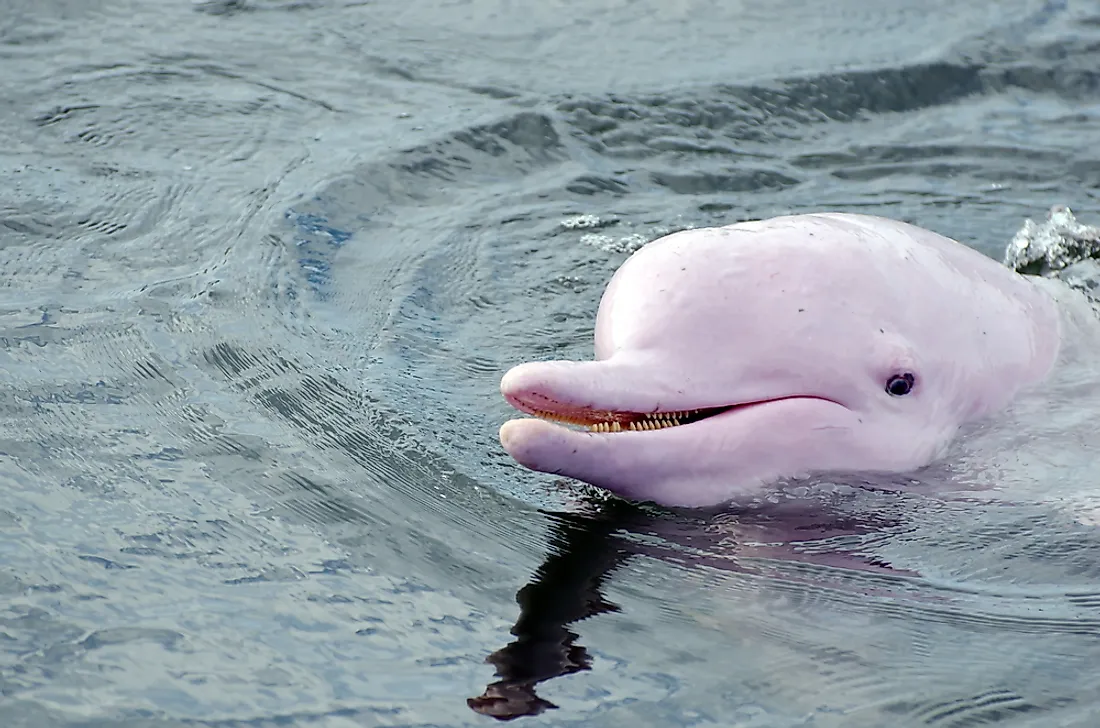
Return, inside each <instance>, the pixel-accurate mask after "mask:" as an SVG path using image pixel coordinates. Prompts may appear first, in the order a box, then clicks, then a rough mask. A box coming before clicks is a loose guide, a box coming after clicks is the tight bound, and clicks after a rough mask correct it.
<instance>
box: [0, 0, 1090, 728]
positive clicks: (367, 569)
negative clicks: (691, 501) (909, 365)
mask: <svg viewBox="0 0 1100 728" xmlns="http://www.w3.org/2000/svg"><path fill="white" fill-rule="evenodd" d="M867 7H868V6H866V5H865V4H863V3H858V2H854V0H842V1H841V2H839V3H832V4H830V5H829V6H828V7H827V8H825V7H824V6H823V7H822V8H820V9H816V10H808V9H807V8H806V6H805V4H804V3H795V2H778V3H777V2H766V3H765V2H736V3H729V2H720V1H718V0H711V1H705V0H698V1H694V0H684V1H683V2H673V3H669V2H664V1H661V2H658V1H657V0H652V1H641V2H625V1H616V0H601V1H600V2H595V3H585V4H579V3H565V2H544V3H537V4H530V3H508V2H493V1H488V0H477V2H472V3H471V2H442V1H440V2H428V3H407V2H391V1H390V0H377V1H376V2H369V3H366V2H323V1H320V0H318V1H316V2H308V1H307V2H301V1H296V2H286V1H284V2H277V1H275V0H270V1H266V2H265V1H262V0H222V1H220V2H214V1H212V2H192V3H182V2H168V1H167V0H161V1H160V2H126V1H124V0H98V1H84V0H81V1H79V2H76V1H71V0H46V1H44V2H40V1H37V0H36V1H35V2H31V1H30V0H25V1H23V2H19V1H18V0H17V2H15V3H14V4H12V3H9V6H8V8H7V9H5V12H4V13H3V17H0V80H2V84H0V95H2V98H3V101H4V103H2V104H0V142H2V143H0V172H2V174H3V179H4V180H5V182H6V184H4V185H3V186H2V187H0V271H3V275H2V276H0V344H2V346H0V377H2V379H0V493H2V494H3V499H2V501H0V567H2V568H0V592H2V594H3V597H4V598H3V603H2V607H0V635H2V637H3V640H2V644H3V650H2V652H0V696H2V697H0V716H2V717H3V719H4V720H3V722H4V725H7V726H45V725H48V726H54V725H56V726H82V727H84V726H108V725H109V726H124V727H126V728H137V727H139V726H140V727H142V728H146V727H149V728H152V727H155V728H162V727H168V726H185V725H186V726H195V725H200V726H268V725H271V726H274V725H303V726H304V725H311V726H313V725H316V726H351V725H355V726H363V725H379V726H386V725H394V726H397V725H400V726H454V725H485V724H491V723H492V721H491V720H490V719H489V718H486V717H484V716H482V715H479V714H478V713H477V712H475V711H473V710H471V709H470V705H468V703H467V699H468V698H477V696H481V695H482V694H483V693H485V694H486V695H488V696H489V697H490V698H493V697H494V696H495V697H496V698H498V699H497V700H492V699H481V700H478V699H475V700H474V701H473V703H472V705H473V707H475V708H478V709H480V710H482V711H483V712H497V713H498V714H499V713H501V712H508V711H513V712H532V713H535V712H538V711H539V710H543V711H544V712H542V713H541V715H539V716H537V717H530V718H525V719H523V720H525V721H526V722H527V723H530V724H533V725H586V726H587V725H592V726H619V725H643V726H645V725H650V726H688V725H691V726H708V725H713V726H732V725H737V726H762V727H763V726H767V727H768V728H781V727H783V726H810V725H812V726H882V725H896V726H924V725H936V726H959V727H961V726H974V725H982V724H994V723H996V724H999V725H1012V726H1050V725H1055V724H1057V725H1066V726H1071V725H1081V726H1090V725H1093V724H1094V723H1095V720H1096V717H1095V716H1096V715H1097V714H1098V712H1100V700H1098V699H1097V697H1096V696H1097V695H1100V678H1098V677H1097V673H1096V671H1095V669H1094V667H1095V665H1096V664H1097V660H1098V659H1100V640H1098V635H1100V590H1098V589H1097V587H1096V583H1097V579H1098V576H1100V567H1097V564H1098V563H1100V531H1098V530H1097V528H1096V524H1097V523H1100V516H1097V513H1098V512H1100V511H1098V506H1100V502H1098V501H1097V499H1096V482H1097V478H1098V476H1100V469H1098V467H1097V463H1098V462H1100V459H1098V458H1097V455H1098V454H1100V453H1098V452H1097V445H1096V444H1095V442H1093V441H1092V440H1091V439H1090V433H1094V432H1095V426H1094V423H1095V422H1096V421H1097V416H1098V414H1100V407H1098V405H1097V403H1096V401H1095V397H1090V396H1089V393H1090V392H1095V388H1092V387H1091V386H1090V385H1091V381H1092V380H1090V379H1089V371H1090V370H1089V369H1088V368H1087V367H1086V368H1079V369H1076V370H1072V371H1073V373H1071V375H1068V376H1069V379H1068V380H1067V381H1063V382H1062V383H1061V386H1062V389H1061V390H1059V391H1060V392H1061V393H1062V395H1063V396H1061V397H1059V398H1057V399H1056V400H1054V401H1043V400H1030V401H1025V402H1023V403H1021V405H1020V407H1019V408H1017V410H1016V411H1014V412H1013V413H1011V416H1010V419H1009V420H1008V422H1009V425H1002V426H1001V427H1000V428H999V429H994V430H992V431H990V432H985V433H977V434H975V436H974V438H973V439H971V440H969V441H968V442H967V443H964V444H961V445H960V446H959V448H958V449H957V450H956V452H954V453H953V458H952V459H951V460H950V462H948V463H946V464H944V465H942V466H940V467H936V468H931V469H929V470H928V471H927V472H925V473H922V474H920V475H919V476H916V483H909V484H908V485H910V486H911V487H910V488H909V489H908V490H906V491H901V492H898V491H897V490H896V489H894V488H891V487H889V486H891V485H896V483H895V484H891V483H879V484H873V483H872V484H870V485H871V486H872V487H857V486H860V484H853V483H845V482H840V483H836V484H830V483H827V482H817V483H814V484H811V485H812V486H813V487H809V486H807V487H798V486H792V487H790V488H786V489H783V490H782V491H776V492H775V493H772V494H770V495H769V497H767V498H763V499H761V500H759V501H757V502H752V503H745V504H739V505H737V506H731V507H730V508H728V509H725V510H722V511H720V512H711V513H688V514H684V513H679V514H673V513H667V512H661V511H653V510H647V509H638V508H631V507H625V506H607V505H606V504H603V505H601V504H600V503H598V502H593V501H591V500H590V499H588V498H587V495H586V492H585V491H584V490H582V489H581V488H579V487H577V486H576V485H575V484H571V483H568V482H559V481H555V480H554V479H552V478H548V477H544V476H539V475H534V474H531V473H527V472H525V471H522V470H521V469H519V468H517V467H515V466H514V464H512V463H511V462H510V461H509V460H508V459H507V457H506V456H505V455H504V454H503V452H502V451H501V450H500V447H499V445H498V444H497V442H496V429H497V427H498V426H499V424H500V423H501V422H502V421H503V420H504V419H505V418H506V417H508V416H509V412H508V408H507V406H506V405H505V404H504V402H503V401H502V400H501V399H500V397H499V396H498V394H497V383H498V381H499V377H500V375H501V374H502V373H503V372H504V371H505V370H506V369H507V368H508V367H509V366H511V365H512V364H514V363H517V362H519V361H524V360H531V359H539V358H550V357H570V358H583V357H586V356H588V355H589V352H590V348H591V343H590V342H591V326H592V323H593V319H594V315H595V307H596V304H597V302H598V300H599V296H600V294H601V292H602V288H603V285H604V283H605V282H606V280H607V278H608V277H609V276H610V274H611V273H612V272H613V271H614V269H615V268H616V267H617V266H618V265H619V264H620V263H621V262H622V260H623V259H624V258H625V256H626V255H627V254H628V252H629V251H630V250H632V249H634V248H636V247H637V246H638V245H640V244H643V243H644V242H646V241H648V240H651V239H653V238H654V237H656V236H659V235H661V234H663V233H666V232H668V231H671V230H676V229H682V228H685V227H689V226H702V225H712V224H722V223H728V222H733V221H736V220H741V219H747V218H755V217H762V216H770V215H775V214H782V213H788V212H806V211H812V210H820V209H839V210H846V211H854V212H868V213H874V214H882V215H887V216H890V217H895V218H899V219H904V220H907V221H911V222H914V223H916V224H919V225H922V226H925V227H929V228H931V229H934V230H937V231H938V232H941V233H943V234H945V235H949V236H952V237H955V238H957V239H959V240H962V241H964V242H966V243H967V244H970V245H973V246H974V247H976V248H977V249H979V250H982V251H983V252H986V253H988V254H990V255H995V256H999V254H1000V251H1001V250H1002V249H1003V246H1004V245H1005V243H1006V242H1007V241H1008V239H1009V238H1010V237H1011V235H1012V234H1013V232H1015V230H1016V229H1017V228H1018V227H1019V226H1020V224H1021V223H1022V222H1023V220H1024V219H1025V218H1026V217H1041V216H1042V215H1043V214H1044V213H1045V211H1046V210H1047V209H1048V208H1049V207H1050V206H1051V205H1054V204H1066V205H1069V206H1070V207H1071V208H1073V209H1074V210H1076V211H1078V213H1079V215H1080V216H1081V218H1082V219H1083V220H1085V221H1086V222H1090V221H1091V222H1095V221H1096V217H1095V211H1096V208H1097V199H1098V196H1100V194H1098V191H1100V157H1098V156H1097V150H1096V145H1095V143H1094V140H1095V139H1096V138H1097V136H1098V134H1100V72H1098V71H1097V70H1096V69H1098V68H1100V53H1098V51H1097V48H1100V43H1098V41H1100V9H1098V8H1097V7H1096V5H1095V4H1094V3H1068V2H1037V1H1032V0H997V1H996V2H993V1H992V0H988V1H986V2H972V3H957V2H952V3H948V2H940V1H939V0H933V1H930V2H922V3H912V2H901V1H900V0H897V1H895V2H880V3H876V4H874V6H873V8H871V9H867ZM1090 213H1092V214H1091V215H1090ZM1086 352H1087V350H1086ZM1073 377H1079V379H1073ZM1075 386H1076V387H1077V389H1076V390H1075V389H1074V387H1075ZM1074 392H1076V395H1075V394H1073V393H1074ZM1044 416H1045V417H1046V419H1044ZM1015 424H1021V425H1027V426H1028V427H1030V428H1032V429H1019V428H1016V427H1015V426H1014V425H1015ZM1021 433H1022V434H1021ZM971 481H973V482H971ZM944 482H949V483H952V484H955V485H959V486H967V485H971V486H973V485H978V486H981V487H983V488H987V486H989V485H990V484H992V485H995V486H996V487H995V488H994V489H992V490H988V489H986V490H973V491H966V490H965V489H964V490H963V491H961V492H962V493H963V494H962V495H960V494H955V495H951V496H949V497H948V496H943V495H937V496H933V495H931V494H930V493H929V491H932V490H935V489H936V486H937V485H942V484H943V483H944ZM862 485H863V486H866V485H867V484H862ZM876 485H877V486H882V487H873V486H876ZM924 486H927V487H924ZM940 490H942V488H941V489H940ZM525 587H526V588H525ZM521 590H522V591H521ZM517 591H519V592H520V594H519V601H520V602H521V604H522V610H521V607H520V605H517V603H516V599H517ZM585 616H589V617H591V618H589V619H585V620H584V621H580V622H578V623H575V624H571V625H568V626H567V625H566V623H567V622H572V621H573V620H575V619H578V618H580V617H585ZM517 620H518V623H517ZM513 627H515V630H514V631H515V632H516V633H517V634H516V635H512V634H510V630H513ZM509 645H510V646H509ZM490 655H493V657H492V663H487V662H486V658H487V657H488V656H490ZM586 668H587V669H586ZM498 669H499V671H500V672H501V673H503V674H501V675H495V674H494V673H495V672H496V671H497V670H498ZM556 674H561V676H560V677H557V678H554V677H553V676H554V675H556ZM539 678H549V679H548V680H546V681H545V682H542V683H539V684H538V685H536V686H532V684H531V682H532V681H533V680H536V679H539ZM487 685H489V686H490V687H489V688H488V691H487V688H486V686H487ZM486 691H487V692H486ZM536 694H537V696H538V697H535V695H536ZM541 700H545V701H549V702H550V703H553V704H554V705H556V706H557V708H556V709H551V708H549V706H548V705H546V704H544V703H541V702H540V701H541Z"/></svg>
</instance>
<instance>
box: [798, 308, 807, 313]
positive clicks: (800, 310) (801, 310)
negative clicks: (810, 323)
mask: <svg viewBox="0 0 1100 728" xmlns="http://www.w3.org/2000/svg"><path fill="white" fill-rule="evenodd" d="M805 310H806V309H804V308H800V309H798V312H799V313H802V312H803V311H805Z"/></svg>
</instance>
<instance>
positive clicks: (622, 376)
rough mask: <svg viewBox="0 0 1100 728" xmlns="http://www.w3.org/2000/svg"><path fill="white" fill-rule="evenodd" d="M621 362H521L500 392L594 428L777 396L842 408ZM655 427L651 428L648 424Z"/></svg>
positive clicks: (668, 421) (636, 425) (545, 415)
mask: <svg viewBox="0 0 1100 728" xmlns="http://www.w3.org/2000/svg"><path fill="white" fill-rule="evenodd" d="M650 364H651V366H640V365H638V364H636V363H635V364H628V363H625V362H622V361H612V360H602V361H586V362H571V361H553V362H532V363H527V364H521V365H519V366H517V367H514V368H512V369H511V370H510V371H508V372H507V373H506V374H505V375H504V377H503V379H502V380H501V385H500V389H501V393H502V394H503V395H504V398H505V399H506V400H507V401H508V403H509V404H511V405H512V406H513V407H515V408H516V409H517V410H519V411H520V412H524V413H526V414H529V415H533V416H535V417H538V418H540V419H543V420H549V421H552V422H559V423H565V424H570V425H579V426H584V427H588V428H589V429H590V430H593V431H597V432H607V431H615V432H617V431H619V430H620V429H621V430H633V429H644V430H650V429H661V428H662V427H664V426H668V425H684V424H688V423H690V422H694V421H697V420H701V419H704V418H707V417H711V416H713V415H716V414H720V413H722V412H725V411H728V410H731V409H735V408H740V407H745V406H748V405H755V404H762V403H765V402H771V401H776V400H781V399H794V398H798V399H819V400H824V401H826V402H829V403H830V404H834V405H839V406H841V407H844V408H845V409H848V408H847V407H846V406H845V405H844V404H843V403H842V402H839V401H837V400H836V399H833V398H830V397H825V396H821V395H817V394H812V393H805V394H803V393H798V392H790V391H786V392H784V391H774V392H763V391H760V390H753V389H748V388H744V387H742V391H740V392H735V391H730V390H731V389H735V388H733V387H729V386H722V383H721V382H715V381H714V380H712V379H708V380H706V381H697V382H692V381H691V378H690V377H683V378H682V380H681V381H680V382H678V383H676V384H671V383H670V382H669V377H668V372H669V371H671V367H668V366H664V367H662V366H653V365H652V364H653V363H650ZM654 424H656V425H658V426H656V427H654V426H651V425H654Z"/></svg>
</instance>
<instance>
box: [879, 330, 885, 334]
mask: <svg viewBox="0 0 1100 728" xmlns="http://www.w3.org/2000/svg"><path fill="white" fill-rule="evenodd" d="M878 332H879V333H880V334H885V333H886V332H885V331H883V330H882V329H879V330H878Z"/></svg>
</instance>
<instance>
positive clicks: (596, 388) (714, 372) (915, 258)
mask: <svg viewBox="0 0 1100 728" xmlns="http://www.w3.org/2000/svg"><path fill="white" fill-rule="evenodd" d="M595 334H596V336H595V338H596V341H595V344H596V346H595V353H596V360H595V361H582V362H572V361H555V362H533V363H527V364H521V365H520V366H517V367H515V368H513V369H512V370H511V371H509V372H508V373H507V374H506V375H505V376H504V378H503V380H502V381H501V392H502V393H503V394H504V396H505V398H506V399H507V400H508V402H510V403H511V404H512V405H513V406H514V407H516V408H517V409H519V410H521V411H523V412H526V413H529V414H534V413H536V412H537V411H540V412H543V411H550V412H552V413H555V414H556V415H559V416H566V417H571V418H574V419H581V420H586V421H591V422H595V421H606V420H607V419H608V417H609V415H608V413H619V414H618V415H617V417H618V419H620V420H622V419H624V418H629V417H630V416H631V415H630V414H629V413H649V412H674V411H681V410H691V409H698V408H709V407H722V406H731V405H737V406H736V407H734V408H733V409H731V410H729V411H726V412H723V413H721V414H718V415H715V416H712V417H709V418H706V419H703V420H700V421H698V422H694V423H690V424H685V425H679V426H676V427H669V428H666V429H662V430H655V431H644V432H631V431H627V432H612V433H592V432H586V431H579V430H575V429H570V428H568V427H565V426H562V425H559V424H554V423H551V422H548V421H545V420H542V419H519V420H512V421H510V422H507V423H505V424H504V426H503V427H501V430H500V440H501V443H502V444H503V446H504V448H505V450H507V451H508V453H509V454H510V455H511V456H512V457H513V458H515V459H516V460H517V461H518V462H519V463H521V464H522V465H524V466H526V467H528V468H531V469H533V470H537V471H542V472H547V473H555V474H559V475H565V476H568V477H571V478H575V479H578V480H582V481H585V482H588V483H591V484H593V485H595V486H598V487H600V488H604V489H606V490H609V491H611V492H614V493H616V494H618V495H620V496H622V497H624V498H628V499H632V500H648V501H654V502H657V503H660V504H663V505H668V506H686V507H693V506H711V505H717V504H720V503H722V502H725V501H728V500H730V499H731V498H733V497H735V496H737V495H738V494H742V493H745V492H748V491H750V490H751V489H753V488H759V487H760V486H761V485H764V484H767V483H771V482H774V481H776V480H778V479H781V478H788V477H798V476H801V475H808V474H813V473H827V472H874V471H877V472H894V473H897V472H908V471H912V470H916V469H917V468H920V467H922V466H924V465H927V464H928V463H930V462H932V461H933V460H935V459H936V458H938V457H939V456H940V455H941V454H942V453H943V451H944V449H945V448H946V447H947V445H948V444H950V442H951V440H952V438H953V437H954V436H955V434H956V433H957V431H958V429H959V428H960V426H961V425H963V424H965V423H968V422H973V421H975V420H979V419H981V418H984V417H987V416H989V415H991V414H993V413H995V412H997V411H998V410H1000V409H1002V408H1004V407H1005V406H1006V405H1007V404H1008V403H1009V402H1010V401H1011V400H1012V398H1013V397H1014V396H1015V395H1016V394H1017V392H1019V391H1020V390H1021V389H1023V388H1025V387H1028V386H1031V385H1034V384H1037V383H1038V382H1040V381H1041V380H1042V379H1043V378H1044V377H1045V376H1046V374H1047V373H1048V372H1049V370H1050V369H1051V367H1052V365H1053V363H1054V360H1055V358H1056V356H1057V352H1058V348H1059V337H1060V329H1059V319H1058V313H1057V309H1056V307H1055V304H1054V302H1053V301H1052V300H1051V299H1050V297H1049V296H1048V295H1047V294H1046V293H1045V292H1043V291H1042V290H1041V289H1040V288H1039V287H1037V286H1035V285H1034V284H1032V283H1031V282H1030V281H1029V280H1028V279H1026V278H1024V277H1022V276H1020V275H1018V274H1016V273H1014V272H1012V271H1010V270H1008V269H1007V268H1005V267H1004V266H1002V265H1000V264H998V263H997V262H995V261H993V260H991V259H989V258H987V257H986V256H984V255H982V254H980V253H978V252H976V251H974V250H972V249H970V248H967V247H966V246H964V245H961V244H959V243H957V242H955V241H953V240H950V239H948V238H945V237H943V236H940V235H937V234H936V233H932V232H929V231H927V230H922V229H920V228H917V227H913V226H911V225H907V224H905V223H901V222H896V221H893V220H886V219H883V218H875V217H869V216H862V215H846V214H836V213H821V214H813V215H794V216H789V217H779V218H773V219H770V220H763V221H756V222H749V223H740V224H737V225H731V226H728V227H723V228H709V229H703V230H691V231H685V232H680V233H676V234H673V235H669V236H667V237H665V238H662V239H660V240H657V241H654V242H653V243H650V244H649V245H647V246H645V247H644V248H642V249H641V250H639V251H638V252H637V253H635V254H634V255H633V256H632V257H631V258H629V259H628V260H627V261H626V262H625V263H624V264H623V265H622V266H621V267H620V268H619V270H618V271H617V272H616V273H615V275H614V276H613V278H612V279H611V282H610V283H609V284H608V287H607V290H606V291H605V293H604V296H603V300H602V301H601V303H600V309H599V313H598V316H597V320H596V332H595ZM901 373H911V374H912V375H913V376H914V386H913V389H912V391H911V392H910V393H909V394H907V395H905V396H894V395H891V394H889V393H888V392H887V391H886V382H887V381H888V379H889V378H890V377H891V376H893V375H896V374H901Z"/></svg>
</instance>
